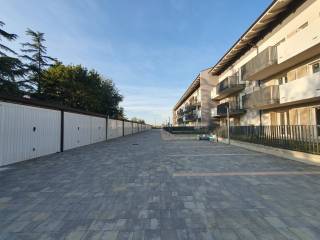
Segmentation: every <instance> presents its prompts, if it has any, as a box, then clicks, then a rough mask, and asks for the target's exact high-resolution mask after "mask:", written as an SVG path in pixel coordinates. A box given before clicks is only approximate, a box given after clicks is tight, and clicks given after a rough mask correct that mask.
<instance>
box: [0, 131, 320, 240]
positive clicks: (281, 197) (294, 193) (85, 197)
mask: <svg viewBox="0 0 320 240" xmlns="http://www.w3.org/2000/svg"><path fill="white" fill-rule="evenodd" d="M133 144H138V145H133ZM319 171H320V167H316V166H311V165H306V164H303V163H299V162H294V161H290V160H285V159H281V158H278V157H274V156H271V155H268V154H259V153H256V152H252V151H249V150H246V149H242V148H239V147H235V146H228V145H223V144H220V143H210V142H205V141H194V140H177V139H176V140H172V139H171V140H170V141H167V140H163V139H161V137H160V134H159V131H158V130H153V131H150V132H145V133H141V134H137V135H132V136H128V137H125V138H120V139H115V140H111V141H108V142H101V143H98V144H94V145H90V146H85V147H82V148H78V149H73V150H69V151H66V152H63V153H58V154H53V155H50V156H46V157H41V158H38V159H34V160H30V161H25V162H21V163H17V164H14V165H11V166H9V167H7V168H6V169H5V170H3V171H0V183H1V184H0V240H3V239H5V240H15V239H23V240H24V239H26V240H29V239H37V240H38V239H40V240H56V239H64V240H65V239H80V240H89V239H96V240H100V239H107V240H127V239H128V240H152V239H155V240H171V239H177V240H184V239H186V240H192V239H194V240H217V239H222V240H224V239H226V240H227V239H231V240H233V239H236V240H238V239H240V240H254V239H261V240H266V239H276V240H282V239H290V240H292V239H294V240H302V239H308V240H309V239H320V202H319V199H320V176H319V175H317V174H312V172H319ZM310 172H311V174H304V173H310ZM178 173H187V174H184V175H183V174H182V175H181V176H175V174H178ZM189 173H191V174H190V176H189V175H188V174H189ZM270 173H271V174H270ZM290 173H294V174H290Z"/></svg>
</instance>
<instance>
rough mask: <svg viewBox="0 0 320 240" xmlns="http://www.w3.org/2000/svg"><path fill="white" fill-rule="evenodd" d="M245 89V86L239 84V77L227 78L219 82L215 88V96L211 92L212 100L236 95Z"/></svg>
mask: <svg viewBox="0 0 320 240" xmlns="http://www.w3.org/2000/svg"><path fill="white" fill-rule="evenodd" d="M244 88H245V84H240V83H239V77H238V76H236V75H233V76H229V77H227V78H225V79H224V80H223V81H221V82H219V83H218V85H217V86H216V88H215V91H216V94H214V93H212V92H211V98H212V99H213V100H221V99H223V98H226V97H228V96H230V95H232V94H234V93H237V92H239V91H241V90H243V89H244ZM213 91H214V89H213Z"/></svg>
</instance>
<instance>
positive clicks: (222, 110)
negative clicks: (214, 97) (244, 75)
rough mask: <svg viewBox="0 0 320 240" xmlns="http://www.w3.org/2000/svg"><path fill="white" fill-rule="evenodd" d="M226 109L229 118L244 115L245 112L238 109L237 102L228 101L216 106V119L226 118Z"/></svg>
mask: <svg viewBox="0 0 320 240" xmlns="http://www.w3.org/2000/svg"><path fill="white" fill-rule="evenodd" d="M228 108H229V115H230V116H231V117H232V116H236V115H241V114H244V113H245V110H244V109H243V108H241V107H240V104H239V102H238V101H229V102H226V103H222V104H219V105H218V106H217V117H226V116H227V109H228Z"/></svg>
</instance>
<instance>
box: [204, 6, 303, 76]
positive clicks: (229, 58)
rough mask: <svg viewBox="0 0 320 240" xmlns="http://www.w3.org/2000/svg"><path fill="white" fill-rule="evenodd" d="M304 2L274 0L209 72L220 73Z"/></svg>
mask: <svg viewBox="0 0 320 240" xmlns="http://www.w3.org/2000/svg"><path fill="white" fill-rule="evenodd" d="M304 2H306V0H274V1H273V2H272V3H271V4H270V5H269V7H268V8H267V9H266V10H265V11H264V12H263V13H262V14H261V15H260V17H258V19H257V20H256V21H255V22H254V23H253V24H252V25H251V26H250V27H249V29H248V30H247V31H246V32H245V33H244V34H243V35H242V36H241V37H240V38H239V39H238V40H237V41H236V43H235V44H234V45H233V46H232V47H231V48H230V49H229V50H228V51H227V53H226V54H225V55H224V56H223V57H222V58H221V59H220V60H219V61H218V62H217V63H216V65H214V66H213V67H212V68H211V70H210V72H211V74H213V75H219V74H221V73H222V72H223V71H224V70H226V69H227V68H228V67H230V66H231V65H232V64H233V63H234V62H235V61H236V60H237V59H239V58H240V57H241V56H242V55H243V54H245V53H246V52H247V51H248V50H250V49H251V48H252V47H254V46H255V45H256V43H257V42H258V41H260V40H261V39H262V38H263V37H265V36H266V35H267V34H268V33H269V32H271V31H272V30H273V29H274V28H275V27H276V26H277V25H278V24H279V23H281V22H282V21H283V20H284V19H285V18H286V17H287V16H288V15H290V14H291V13H292V12H294V11H295V10H296V9H297V8H298V7H299V6H301V4H303V3H304Z"/></svg>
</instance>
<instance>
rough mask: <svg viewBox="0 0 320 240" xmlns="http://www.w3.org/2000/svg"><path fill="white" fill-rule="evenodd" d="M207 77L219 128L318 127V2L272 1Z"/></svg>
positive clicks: (319, 57) (313, 0)
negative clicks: (211, 82)
mask: <svg viewBox="0 0 320 240" xmlns="http://www.w3.org/2000/svg"><path fill="white" fill-rule="evenodd" d="M209 73H210V74H212V75H213V76H214V78H216V79H218V83H217V85H216V86H214V87H213V88H212V91H211V99H212V102H213V103H214V104H212V106H213V107H212V108H211V116H212V118H213V119H217V120H218V121H219V122H220V125H225V124H226V117H227V109H228V111H229V115H230V123H231V125H235V126H238V125H243V126H248V125H255V126H258V125H320V0H305V1H302V0H284V1H283V0H276V1H273V2H272V4H271V5H270V6H269V7H268V8H267V9H266V10H265V12H264V13H263V14H262V15H261V16H260V17H259V18H258V19H257V20H256V21H255V22H254V23H253V24H252V25H251V26H250V28H249V29H248V30H247V31H246V32H245V33H244V34H243V35H242V36H241V37H240V39H239V40H238V41H237V42H236V43H235V44H234V45H233V46H232V47H231V48H230V50H229V51H228V52H227V53H226V54H225V55H224V56H223V57H222V58H221V59H220V60H219V61H218V63H217V64H216V65H215V66H213V67H212V68H211V69H210V71H209Z"/></svg>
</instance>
